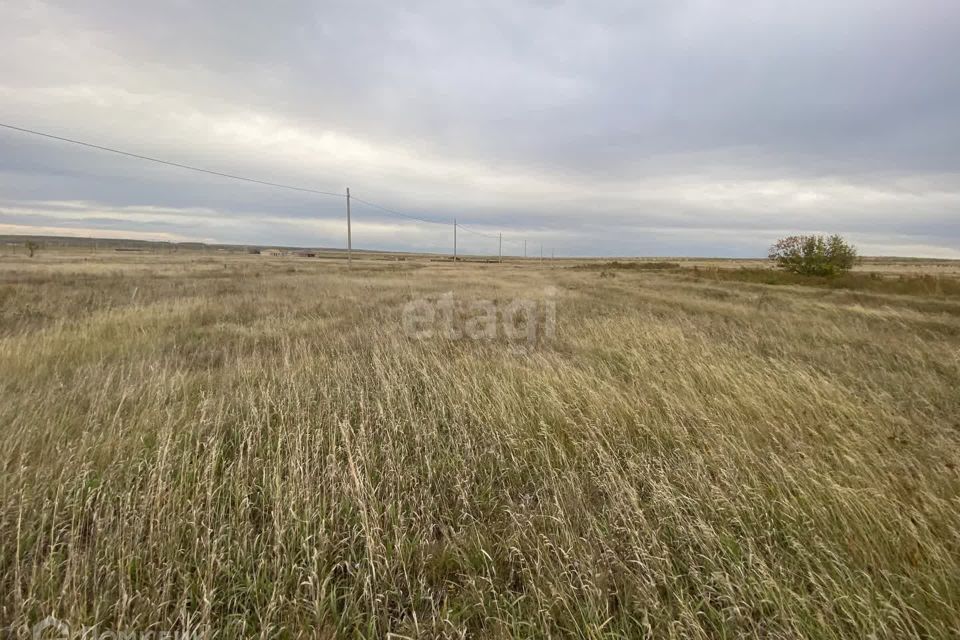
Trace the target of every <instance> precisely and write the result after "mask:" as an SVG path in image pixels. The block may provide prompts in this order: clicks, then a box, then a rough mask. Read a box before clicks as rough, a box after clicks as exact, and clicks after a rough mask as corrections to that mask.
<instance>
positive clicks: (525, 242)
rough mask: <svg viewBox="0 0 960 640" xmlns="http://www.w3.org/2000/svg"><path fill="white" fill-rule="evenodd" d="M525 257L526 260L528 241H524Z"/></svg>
mask: <svg viewBox="0 0 960 640" xmlns="http://www.w3.org/2000/svg"><path fill="white" fill-rule="evenodd" d="M523 257H524V258H526V257H527V241H526V240H524V241H523Z"/></svg>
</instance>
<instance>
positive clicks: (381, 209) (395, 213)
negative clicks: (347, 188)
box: [353, 196, 462, 226]
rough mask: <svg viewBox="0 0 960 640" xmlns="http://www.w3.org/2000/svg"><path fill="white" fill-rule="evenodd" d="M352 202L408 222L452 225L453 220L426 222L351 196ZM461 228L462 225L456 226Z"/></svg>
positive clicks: (424, 219) (426, 220)
mask: <svg viewBox="0 0 960 640" xmlns="http://www.w3.org/2000/svg"><path fill="white" fill-rule="evenodd" d="M353 201H354V202H359V203H361V204H365V205H367V206H368V207H373V208H374V209H379V210H380V211H383V212H385V213H392V214H393V215H395V216H400V217H402V218H409V219H410V220H416V221H417V222H426V223H427V224H453V220H428V219H427V218H420V217H417V216H412V215H410V214H409V213H403V212H402V211H397V210H396V209H390V208H389V207H384V206H382V205H379V204H377V203H375V202H370V201H369V200H362V199H360V198H358V197H357V196H353ZM458 226H462V225H458Z"/></svg>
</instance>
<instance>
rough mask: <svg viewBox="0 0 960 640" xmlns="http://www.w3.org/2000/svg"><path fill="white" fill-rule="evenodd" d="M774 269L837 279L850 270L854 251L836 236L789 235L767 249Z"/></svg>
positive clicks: (854, 254) (853, 260)
mask: <svg viewBox="0 0 960 640" xmlns="http://www.w3.org/2000/svg"><path fill="white" fill-rule="evenodd" d="M770 259H771V260H773V261H774V262H776V264H777V266H778V267H780V268H781V269H785V270H786V271H790V272H792V273H799V274H802V275H805V276H836V275H839V274H841V273H844V272H846V271H849V270H850V269H851V268H852V267H853V265H854V264H855V263H856V261H857V250H856V248H854V246H853V245H851V244H850V243H848V242H847V241H846V240H844V239H843V238H842V237H840V236H838V235H832V236H829V237H827V236H822V235H811V236H789V237H787V238H781V239H780V240H778V241H777V243H776V244H774V245H773V246H772V247H770Z"/></svg>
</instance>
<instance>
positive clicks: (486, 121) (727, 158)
mask: <svg viewBox="0 0 960 640" xmlns="http://www.w3.org/2000/svg"><path fill="white" fill-rule="evenodd" d="M10 5H11V6H10V8H9V9H6V10H5V11H7V12H8V14H9V15H10V16H12V19H11V20H8V21H6V23H5V25H0V54H2V56H0V60H2V61H0V87H2V88H4V89H5V90H6V92H7V93H6V94H5V95H6V96H10V97H11V100H8V101H7V106H6V107H0V116H2V119H3V120H5V121H8V120H10V119H15V120H16V121H17V123H19V124H23V125H26V126H30V125H32V124H34V122H33V121H37V122H38V123H39V124H38V125H37V126H40V125H45V126H46V127H47V128H51V127H55V128H56V130H57V132H59V133H63V134H65V135H71V134H72V135H75V136H77V137H85V138H89V139H92V140H94V141H96V140H106V141H107V142H109V143H112V144H118V145H122V146H124V147H125V148H133V149H135V150H140V149H142V150H145V152H151V153H157V154H162V155H164V156H165V157H172V158H175V159H179V160H182V161H191V162H197V163H202V164H206V165H210V166H213V167H215V168H218V169H222V170H225V171H236V172H241V173H242V172H247V173H253V174H255V175H264V174H266V175H268V176H269V178H268V179H274V180H278V181H283V182H295V183H298V184H309V185H311V186H317V187H319V188H335V189H337V190H340V189H341V188H342V186H343V185H345V184H351V185H354V186H355V187H357V185H360V191H361V192H364V193H367V194H370V195H369V196H368V197H371V198H373V199H375V200H378V201H380V200H381V199H382V200H383V202H382V203H383V204H386V205H387V206H390V207H398V208H410V209H412V210H414V211H415V212H416V213H418V214H420V215H424V216H427V217H437V218H446V217H452V216H453V215H456V216H458V217H460V218H461V219H465V218H466V219H469V220H471V221H473V222H475V224H477V225H478V226H479V228H482V229H484V230H487V231H493V230H498V229H503V230H504V231H505V232H507V233H508V234H509V233H511V232H512V233H513V234H514V235H516V234H522V233H526V234H548V235H549V234H553V235H552V239H553V240H554V241H555V242H556V243H560V242H566V243H567V244H568V245H569V246H570V247H576V250H577V251H578V252H581V253H598V254H601V253H611V247H616V250H615V251H612V253H615V254H623V253H661V254H679V253H696V254H703V253H717V254H726V253H736V254H738V255H740V254H743V253H745V252H747V253H749V252H753V253H754V254H756V255H762V253H763V251H764V249H765V243H766V241H767V240H766V234H768V233H774V234H775V233H776V232H777V230H778V229H783V230H786V229H807V230H833V229H836V230H841V231H846V232H850V233H868V232H869V233H886V234H888V237H889V238H890V239H891V240H893V239H895V238H901V237H902V236H904V235H906V236H911V237H914V239H915V240H916V242H913V243H912V244H914V245H917V244H920V245H929V246H931V247H933V248H934V249H936V250H937V251H941V250H953V251H956V252H957V253H958V255H960V228H958V224H957V222H956V220H957V218H958V216H957V215H956V212H957V208H958V206H960V117H958V116H957V114H958V113H960V80H958V74H957V73H956V64H957V62H958V61H960V44H958V43H960V5H957V4H956V3H955V2H949V1H946V0H922V1H920V2H914V3H904V2H894V1H892V0H875V1H871V2H867V1H866V0H855V1H853V2H845V3H839V4H838V3H827V2H808V3H793V4H784V3H773V2H759V1H751V2H742V3H733V4H730V3H714V2H706V1H692V0H691V1H684V2H649V3H636V2H619V1H617V2H609V3H602V4H597V3H587V2H568V3H559V2H556V3H555V2H507V1H506V0H502V1H499V2H492V3H477V4H465V5H461V4H458V3H446V2H436V1H433V2H430V1H421V2H413V3H403V4H402V5H399V4H397V3H382V2H345V1H336V2H324V3H314V2H306V1H282V2H276V3H271V4H269V5H264V4H263V3H260V2H253V1H252V0H251V1H240V2H237V1H233V2H226V1H225V0H219V1H215V2H199V1H196V2H192V1H186V0H183V1H180V2H173V3H147V2H143V3H141V2H107V1H105V0H100V1H88V2H83V3H76V2H66V1H65V0H64V1H62V2H47V3H42V2H20V1H14V2H12V3H10ZM199 117H202V118H203V120H202V122H203V123H208V122H209V123H216V122H240V123H241V124H242V123H245V122H247V121H249V122H251V123H253V124H251V126H253V127H254V128H255V129H256V127H260V125H258V124H256V123H257V122H259V120H257V119H258V118H266V119H267V124H265V125H263V126H262V127H261V128H260V129H256V131H255V133H256V135H253V134H251V135H252V136H253V137H252V138H251V140H250V141H247V142H244V141H243V139H242V138H243V135H245V134H244V133H243V131H245V130H242V131H241V133H239V134H237V133H233V129H230V130H228V131H227V132H226V133H216V134H215V133H210V137H209V139H179V138H177V137H176V136H177V133H178V132H179V131H181V130H183V131H187V130H190V129H189V127H190V126H191V123H194V122H196V121H197V118H199ZM24 119H26V120H29V121H26V122H25V121H24ZM276 123H280V124H279V125H277V124H276ZM281 125H282V127H283V129H284V131H286V130H290V131H294V132H297V134H298V135H299V134H302V138H303V139H300V138H296V139H294V140H292V141H290V142H289V144H290V145H291V149H293V148H294V147H295V148H296V149H295V150H296V151H297V153H299V154H300V155H299V156H298V157H309V156H310V153H311V148H312V147H311V145H312V144H313V142H312V141H314V140H316V139H317V138H318V137H322V136H323V135H325V134H326V133H328V132H333V133H335V134H338V135H343V136H347V137H349V138H350V139H351V140H355V141H359V143H362V144H363V145H367V146H369V147H370V150H369V152H364V153H361V154H360V155H359V156H356V158H357V159H355V160H351V161H350V162H343V163H341V164H339V165H337V164H335V163H334V162H333V161H332V160H331V161H330V162H327V161H326V160H324V159H323V158H319V157H317V158H315V162H316V163H317V164H316V165H314V164H312V162H314V159H311V161H310V163H300V164H298V163H297V162H294V161H292V160H290V161H285V162H284V163H283V164H279V163H278V162H277V158H279V157H280V155H281V154H280V152H279V151H277V150H275V149H274V150H270V151H269V153H268V152H266V151H265V152H264V153H262V154H261V153H259V152H258V151H257V150H258V147H257V145H259V144H262V141H261V138H260V137H257V136H259V135H260V133H261V129H262V130H263V131H267V132H271V131H274V130H275V129H276V128H277V127H279V126H281ZM197 126H207V125H206V124H201V125H197ZM178 127H179V128H178ZM278 135H279V134H278ZM165 136H169V137H165ZM230 136H233V138H230ZM228 139H229V140H230V143H231V144H234V143H235V144H236V145H238V146H237V147H236V148H233V147H230V148H227V146H226V145H225V144H223V145H222V146H218V145H221V143H222V142H223V141H225V140H228ZM278 139H282V138H278ZM278 144H279V143H278ZM0 145H2V148H3V151H4V152H3V154H2V155H0V189H2V195H3V196H4V197H6V198H11V199H16V200H25V199H26V200H29V199H36V200H43V201H50V200H57V199H63V200H74V201H84V202H101V203H102V204H104V205H105V206H108V205H109V206H118V207H123V206H135V205H156V206H163V207H180V208H183V209H185V210H188V209H190V208H195V207H208V208H210V209H212V210H215V211H218V212H221V213H220V215H222V216H223V217H224V224H225V225H228V224H230V221H231V217H230V212H244V211H257V212H264V215H275V216H282V217H285V218H291V219H297V218H302V219H305V220H307V219H312V218H314V217H320V218H324V219H330V220H335V219H337V218H338V217H339V216H340V215H341V211H340V209H339V208H340V204H339V203H338V202H336V201H333V202H324V201H322V200H321V201H318V199H313V198H304V197H299V196H292V195H290V194H284V193H281V192H271V191H269V190H265V189H259V188H254V187H249V186H247V185H236V184H224V183H222V182H218V181H216V180H210V179H207V178H204V177H194V176H189V175H183V174H177V173H176V172H172V171H170V170H165V169H156V168H150V167H146V166H137V165H135V164H131V163H130V161H127V160H118V159H111V158H109V157H105V156H103V155H98V154H96V153H93V152H89V151H84V150H70V149H67V148H64V147H62V146H58V145H55V144H47V143H41V142H38V141H32V140H27V139H23V138H22V137H20V136H18V135H15V134H11V133H9V132H0ZM243 145H246V146H243ZM334 146H336V145H334ZM322 148H323V149H328V148H330V147H329V145H328V146H325V147H322ZM238 149H240V151H242V152H238ZM390 149H402V150H404V151H405V152H406V153H408V154H409V156H410V157H409V158H400V159H395V160H392V161H391V160H390V158H391V156H390V153H392V152H388V151H389V150H390ZM385 150H387V151H385ZM361 151H362V149H361ZM350 157H351V158H354V156H350ZM383 158H387V160H383ZM421 160H422V161H423V163H424V164H423V166H420V165H418V164H417V162H418V161H421ZM445 167H449V169H446V168H445ZM512 180H513V181H515V182H517V183H518V184H519V183H523V184H520V185H519V186H518V184H514V183H513V182H511V181H512ZM754 183H767V184H769V185H772V186H771V188H769V189H760V188H755V187H754V186H753V185H754ZM491 185H492V186H491ZM631 185H635V186H636V193H630V191H631ZM778 185H786V186H784V187H783V188H782V189H781V186H778ZM837 185H841V186H843V188H840V187H838V186H837ZM538 190H539V191H538ZM781 191H782V192H783V193H780V192H781ZM531 192H534V193H539V194H540V195H538V196H536V197H535V196H533V195H530V193H531ZM767 192H769V193H767ZM814 192H815V193H814ZM758 193H759V195H758ZM765 194H766V195H765ZM771 194H772V195H771ZM807 196H809V198H808V197H807ZM364 215H367V216H369V218H368V219H369V220H370V221H372V222H373V221H380V220H391V219H390V218H389V216H386V215H385V214H383V213H382V212H376V211H373V210H371V211H367V212H364ZM393 221H394V222H398V221H397V220H393ZM653 228H656V229H664V228H674V229H677V230H679V231H678V233H677V234H674V235H670V234H661V235H660V236H659V237H660V238H661V240H660V242H661V243H662V244H659V245H658V244H657V242H651V240H650V236H649V235H643V232H642V231H641V230H642V229H653ZM717 228H723V229H728V230H730V231H731V232H732V233H737V232H741V233H740V236H738V237H741V238H744V239H743V240H742V241H741V240H737V239H735V238H733V237H724V238H718V237H717V235H716V234H715V233H713V231H712V230H715V229H717ZM632 229H636V230H638V231H636V233H637V234H638V236H637V237H635V238H625V237H624V234H625V233H629V232H630V230H632ZM697 230H699V231H700V236H699V237H697V236H696V232H697ZM182 231H183V232H184V233H187V232H188V231H189V228H188V226H186V225H185V226H184V227H183V229H182ZM259 232H260V231H258V233H259ZM265 232H267V233H269V229H268V228H267V230H266V231H265ZM761 236H763V239H761ZM387 240H388V242H389V238H388V239H387ZM631 243H632V244H631ZM876 244H882V243H876ZM890 244H891V245H892V244H901V245H902V244H910V243H904V242H901V241H900V240H897V242H896V243H894V242H892V241H891V243H890ZM631 246H633V247H636V249H635V251H628V250H627V249H629V247H631ZM397 248H402V247H399V246H398V247H397Z"/></svg>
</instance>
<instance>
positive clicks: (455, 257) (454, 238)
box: [453, 218, 457, 262]
mask: <svg viewBox="0 0 960 640" xmlns="http://www.w3.org/2000/svg"><path fill="white" fill-rule="evenodd" d="M453 261H454V262H456V261H457V219H456V218H454V219H453Z"/></svg>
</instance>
